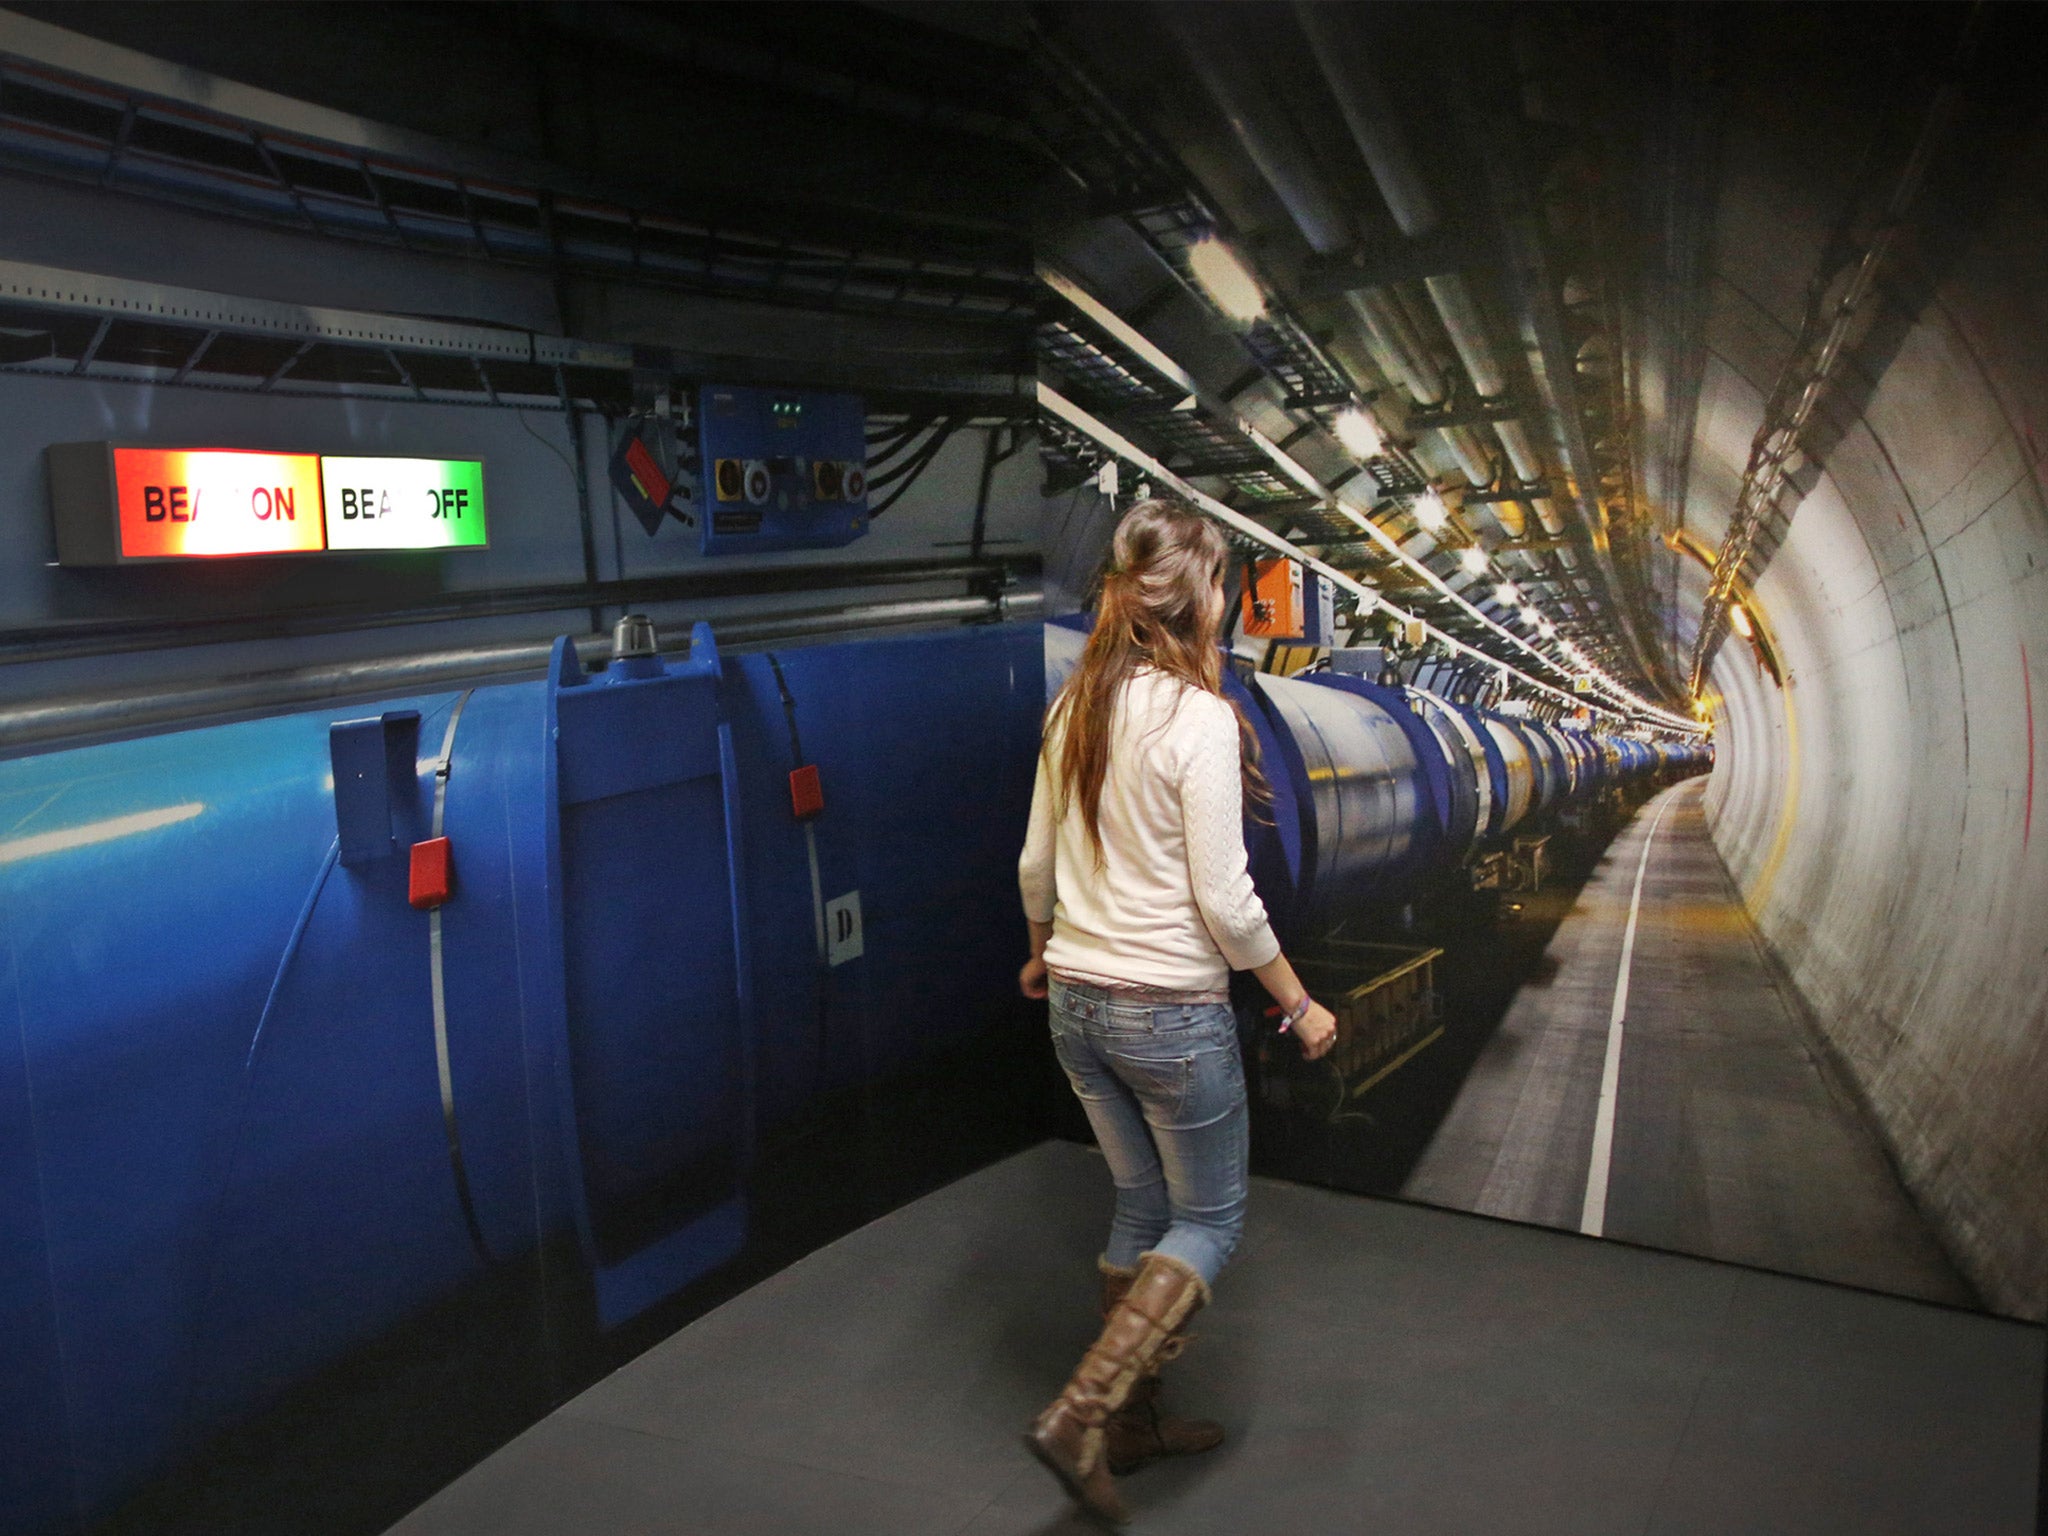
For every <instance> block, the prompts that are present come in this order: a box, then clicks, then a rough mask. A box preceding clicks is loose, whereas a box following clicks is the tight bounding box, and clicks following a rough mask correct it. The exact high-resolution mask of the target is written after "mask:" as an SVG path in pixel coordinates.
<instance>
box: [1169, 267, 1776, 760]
mask: <svg viewBox="0 0 2048 1536" xmlns="http://www.w3.org/2000/svg"><path fill="white" fill-rule="evenodd" d="M1187 259H1188V270H1189V272H1190V273H1191V274H1192V275H1193V276H1194V278H1195V280H1196V282H1198V283H1199V284H1200V285H1201V287H1202V289H1203V291H1204V292H1205V293H1206V294H1207V295H1208V296H1209V298H1210V299H1211V301H1213V302H1214V304H1215V305H1216V307H1217V308H1218V309H1219V310H1221V311H1222V312H1223V313H1224V314H1225V315H1227V316H1229V317H1230V318H1231V319H1232V320H1235V321H1237V322H1238V323H1239V324H1245V325H1248V324H1250V323H1251V322H1253V321H1255V320H1257V319H1258V318H1259V317H1260V316H1262V315H1263V314H1265V312H1266V293H1265V288H1264V285H1263V284H1262V283H1260V281H1259V279H1258V278H1257V277H1256V276H1255V275H1254V274H1253V273H1252V271H1251V270H1250V269H1249V268H1248V267H1247V266H1245V264H1244V263H1243V262H1242V261H1241V260H1239V258H1238V256H1237V254H1236V253H1235V252H1234V251H1232V250H1231V249H1230V247H1229V245H1227V244H1226V243H1225V242H1224V241H1222V240H1221V239H1218V238H1216V237H1215V236H1210V237H1209V238H1207V239H1204V240H1200V241H1197V242H1196V243H1195V244H1194V245H1193V246H1192V247H1190V248H1189V251H1188V258H1187ZM1331 430H1332V431H1333V432H1334V433H1335V435H1336V438H1337V440H1338V442H1339V443H1341V444H1342V445H1343V447H1344V451H1345V452H1346V453H1348V454H1350V455H1351V456H1352V457H1353V458H1354V459H1357V460H1359V461H1360V462H1361V463H1363V462H1364V461H1366V460H1368V459H1373V458H1377V457H1379V456H1380V454H1381V453H1382V452H1383V451H1384V449H1385V446H1386V437H1385V434H1384V432H1382V430H1381V428H1380V425H1379V423H1378V421H1376V420H1375V419H1374V417H1373V415H1372V413H1371V411H1370V410H1368V409H1367V408H1366V407H1365V406H1364V405H1361V404H1353V405H1350V406H1347V407H1345V408H1344V409H1343V410H1342V411H1341V412H1339V413H1338V415H1337V417H1336V419H1335V420H1334V421H1333V422H1332V424H1331ZM1318 489H1320V487H1318ZM1408 512H1409V514H1410V515H1411V516H1412V517H1413V518H1414V519H1415V521H1416V523H1417V524H1418V526H1420V527H1421V528H1422V530H1423V531H1424V532H1425V533H1428V534H1431V535H1432V536H1434V535H1437V534H1441V533H1442V532H1443V531H1444V530H1445V529H1446V528H1448V527H1449V526H1451V523H1452V519H1451V514H1450V509H1449V508H1448V507H1447V506H1446V505H1445V504H1444V500H1443V498H1442V496H1440V495H1439V494H1438V493H1437V492H1436V491H1435V490H1434V489H1431V490H1429V491H1426V492H1424V493H1423V494H1422V495H1420V496H1418V497H1416V498H1415V499H1414V500H1413V501H1411V502H1410V503H1409V504H1408ZM1386 542H1387V547H1388V549H1389V551H1390V552H1391V553H1392V554H1394V555H1395V556H1396V557H1397V558H1398V559H1399V560H1400V561H1401V562H1402V563H1403V564H1405V565H1406V566H1408V567H1409V568H1410V569H1412V570H1414V571H1415V572H1417V573H1418V574H1420V575H1421V576H1423V577H1424V578H1425V579H1427V580H1428V581H1429V582H1430V584H1431V585H1433V586H1437V587H1439V588H1441V589H1442V590H1444V591H1446V592H1449V591H1450V589H1449V588H1448V587H1447V586H1445V585H1444V583H1443V582H1442V581H1441V579H1440V578H1438V577H1437V576H1436V574H1435V573H1434V572H1433V571H1431V570H1430V569H1429V568H1428V567H1427V566H1426V565H1424V564H1423V563H1422V562H1421V561H1420V560H1417V559H1416V558H1415V557H1414V556H1412V555H1410V554H1408V553H1407V551H1405V550H1403V549H1401V548H1399V546H1398V545H1394V544H1393V543H1392V542H1391V541H1386ZM1458 563H1459V565H1460V567H1461V568H1462V569H1463V570H1464V571H1465V573H1466V574H1467V575H1469V576H1472V577H1474V578H1476V579H1484V578H1485V577H1487V576H1488V575H1492V576H1494V578H1495V585H1494V589H1493V600H1494V601H1495V603H1497V604H1499V605H1500V606H1501V607H1502V608H1504V609H1510V610H1513V611H1514V612H1515V616H1516V617H1517V618H1519V619H1520V620H1521V621H1522V623H1523V624H1524V625H1526V626H1527V627H1528V628H1529V629H1530V630H1532V631H1534V632H1535V634H1536V635H1537V636H1538V638H1539V639H1540V640H1542V641H1543V642H1544V643H1546V644H1551V645H1554V646H1555V647H1556V648H1557V650H1558V651H1559V652H1560V653H1561V654H1562V656H1563V658H1564V659H1563V660H1562V661H1559V660H1558V659H1557V658H1556V657H1553V656H1548V655H1545V654H1544V653H1543V652H1542V651H1540V650H1538V649H1537V648H1536V647H1535V646H1532V645H1531V644H1530V643H1529V642H1528V641H1527V640H1524V639H1523V638H1522V637H1521V636H1519V635H1517V634H1515V633H1514V632H1513V631H1512V630H1509V629H1508V628H1506V627H1505V626H1504V625H1502V624H1499V623H1497V622H1495V621H1494V620H1491V619H1489V618H1487V617H1486V615H1484V614H1482V613H1480V612H1479V611H1478V609H1477V608H1474V607H1472V605H1471V604H1469V603H1464V602H1463V600H1462V599H1459V601H1460V602H1461V605H1462V606H1464V607H1466V608H1468V609H1469V610H1470V611H1471V612H1472V613H1473V614H1474V616H1475V617H1477V618H1478V619H1479V620H1480V621H1481V622H1482V623H1483V624H1485V625H1487V627H1488V628H1490V629H1492V630H1494V631H1496V632H1497V633H1499V634H1501V635H1502V636H1504V637H1506V638H1507V639H1509V640H1511V641H1513V642H1514V643H1515V644H1516V645H1518V646H1520V647H1521V648H1522V649H1524V650H1526V651H1529V652H1530V653H1531V654H1532V655H1535V656H1537V657H1538V658H1539V659H1541V660H1543V661H1544V662H1546V663H1547V664H1549V665H1551V666H1553V667H1556V668H1557V669H1558V670H1559V671H1561V672H1565V673H1573V674H1577V675H1581V676H1588V677H1590V678H1591V679H1592V683H1593V686H1594V687H1595V688H1596V689H1598V690H1599V691H1601V692H1603V693H1605V694H1606V695H1607V696H1608V697H1609V698H1611V699H1614V700H1615V701H1617V702H1619V703H1621V704H1622V705H1623V706H1624V707H1625V708H1626V709H1627V710H1628V712H1629V713H1631V714H1633V715H1636V716H1638V717H1641V718H1644V719H1648V720H1652V721H1655V722H1656V723H1657V724H1659V725H1663V726H1666V727H1668V728H1670V729H1673V730H1684V731H1696V730H1697V729H1698V726H1697V725H1695V724H1694V722H1692V721H1690V720H1687V719H1685V718H1683V717H1682V716H1679V715H1674V714H1672V713H1670V712H1669V711H1666V710H1663V709H1660V708H1658V707H1657V706H1656V705H1654V704H1652V703H1650V702H1649V701H1648V700H1647V699H1644V698H1642V697H1641V696H1640V695H1638V694H1636V693H1634V692H1633V691H1631V690H1630V689H1629V688H1627V687H1626V686H1624V685H1623V684H1622V683H1620V682H1619V681H1617V680H1616V679H1615V678H1614V677H1612V676H1611V675H1609V674H1608V673H1607V672H1606V671H1605V670H1604V669H1603V668H1601V667H1600V666H1598V665H1597V664H1596V663H1595V662H1594V661H1593V660H1592V659H1591V658H1590V657H1589V656H1587V655H1586V653H1585V652H1584V651H1583V650H1581V649H1580V647H1579V646H1578V645H1577V644H1576V643H1575V642H1574V641H1572V640H1571V639H1569V638H1567V637H1564V636H1561V635H1559V634H1558V632H1557V626H1556V624H1555V623H1554V622H1553V621H1552V620H1550V619H1549V618H1548V617H1546V616H1545V615H1544V614H1543V613H1542V611H1541V610H1540V609H1538V608H1537V607H1536V605H1535V604H1534V603H1533V602H1531V601H1529V599H1528V594H1526V593H1524V592H1522V591H1521V590H1520V589H1519V588H1517V587H1516V586H1515V584H1514V583H1513V582H1511V581H1508V580H1507V579H1506V578H1505V577H1502V576H1500V574H1499V573H1498V572H1497V571H1495V570H1494V568H1493V561H1492V558H1491V557H1490V556H1489V555H1488V554H1487V552H1486V551H1485V550H1484V549H1483V548H1482V547H1481V546H1480V545H1479V544H1478V542H1477V541H1476V540H1475V541H1474V542H1472V543H1470V544H1467V545H1466V546H1465V547H1464V548H1463V549H1461V550H1460V551H1459V553H1458ZM1451 595H1452V596H1453V597H1456V596H1457V594H1456V593H1451ZM1745 617H1746V616H1745ZM1516 675H1517V676H1521V677H1524V678H1528V674H1526V673H1522V672H1519V671H1517V672H1516ZM1528 680H1529V681H1531V682H1534V681H1536V680H1535V679H1533V678H1529V679H1528Z"/></svg>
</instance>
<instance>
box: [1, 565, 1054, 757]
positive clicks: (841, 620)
mask: <svg viewBox="0 0 2048 1536" xmlns="http://www.w3.org/2000/svg"><path fill="white" fill-rule="evenodd" d="M1043 607H1044V598H1043V594H1041V593H1039V592H1037V591H1028V592H1018V593H1004V594H998V595H994V596H973V597H924V598H906V599H903V600H901V601H898V602H880V603H855V604H844V605H840V606H836V607H832V608H817V609H803V610H800V611H796V612H790V613H780V614H772V615H768V616H765V617H762V618H758V619H739V620H734V621H732V622H729V623H728V622H721V623H720V624H719V626H718V634H719V641H720V643H721V644H722V645H725V646H728V647H737V646H744V645H756V644H766V643H770V642H773V641H778V640H785V639H790V638H793V637H796V636H800V635H816V634H831V633H847V632H850V631H856V630H873V629H886V628H894V627H900V626H903V625H906V624H937V623H946V622H952V623H999V622H1002V621H1004V620H1007V619H1012V618H1035V617H1037V616H1038V615H1039V613H1040V612H1041V610H1042V609H1043ZM689 629H690V626H689V624H688V623H687V622H681V623H677V624H672V625H663V626H661V628H660V630H659V633H660V634H661V635H663V636H664V637H665V639H666V641H667V642H668V643H671V644H674V643H678V642H679V641H680V640H681V639H683V638H686V637H687V636H688V634H689ZM575 645H576V651H577V655H578V657H579V658H580V659H581V660H582V661H583V662H584V664H585V665H586V666H589V667H601V666H602V665H603V664H604V663H605V662H606V661H607V660H609V659H610V656H611V637H610V636H609V635H594V634H593V635H580V636H578V637H576V641H575ZM552 650H553V641H551V640H530V641H507V642H503V643H500V644H495V645H473V646H458V647H450V648H446V649H441V650H433V651H418V652H413V653H411V654H408V655H404V656H384V657H376V658H373V659H370V660H365V661H351V662H341V663H338V664H333V665H327V666H315V667H293V668H288V669H280V670H277V671H270V672H256V673H250V674H247V675H245V676H242V677H229V678H220V679H214V680H211V681H208V682H204V683H194V684H191V685H188V686H184V687H177V686H173V687H155V688H148V689H135V690H132V691H129V692H124V693H100V692H95V693H78V694H61V695H56V696H53V697H50V698H44V699H31V700H28V701H25V702H22V703H18V704H11V705H8V706H6V707H4V708H0V753H13V752H19V751H21V750H22V749H24V748H39V749H40V748H48V747H51V746H53V745H55V744H56V743H59V742H79V741H84V740H87V739H99V738H105V737H111V736H117V735H127V734H132V733H135V732H140V731H144V730H161V729H163V728H165V727H168V726H173V725H190V724H193V723H195V722H197V721H202V720H217V719H222V718H226V717H229V716H237V715H252V714H262V713H267V712H270V711H273V710H281V709H292V708H301V707H304V706H306V705H309V704H321V703H330V702H339V701H341V700H345V699H367V698H391V697H394V696H397V695H401V694H412V693H424V692H430V691H432V690H434V689H436V688H445V687H449V686H452V685H454V684H458V683H467V682H474V681H479V680H482V679H485V678H500V679H502V678H506V677H510V676H514V675H517V674H521V673H526V674H532V675H538V674H540V673H542V672H544V671H546V670H547V665H548V657H549V654H550V652H551V651H552Z"/></svg>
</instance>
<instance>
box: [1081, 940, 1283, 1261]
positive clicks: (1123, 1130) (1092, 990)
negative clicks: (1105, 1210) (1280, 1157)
mask: <svg viewBox="0 0 2048 1536" xmlns="http://www.w3.org/2000/svg"><path fill="white" fill-rule="evenodd" d="M1050 988H1051V994H1052V1044H1053V1050H1054V1052H1055V1053H1056V1054H1057V1055H1058V1057H1059V1061H1060V1065H1061V1066H1062V1067H1064V1068H1065V1069H1066V1073H1067V1080H1068V1081H1069V1082H1070V1083H1072V1084H1073V1086H1074V1094H1075V1096H1076V1097H1077V1098H1079V1099H1080V1101H1081V1107H1082V1108H1083V1109H1085V1110H1086V1111H1087V1112H1088V1123H1089V1124H1090V1125H1091V1126H1093V1127H1094V1129H1095V1139H1096V1141H1098V1142H1099V1143H1100V1144H1101V1146H1102V1155H1103V1157H1104V1158H1105V1159H1106V1160H1107V1161H1108V1163H1109V1172H1110V1177H1111V1178H1113V1179H1114V1180H1115V1181H1116V1216H1115V1218H1114V1219H1113V1220H1112V1222H1111V1223H1110V1229H1109V1247H1108V1249H1107V1250H1106V1251H1105V1253H1104V1254H1103V1258H1104V1259H1105V1260H1106V1261H1107V1262H1109V1263H1111V1264H1115V1265H1119V1266H1121V1267H1124V1268H1132V1267H1135V1266H1136V1264H1137V1263H1138V1260H1139V1258H1140V1257H1141V1256H1142V1255H1144V1254H1145V1253H1147V1252H1158V1253H1164V1254H1170V1255H1171V1256H1172V1257H1174V1258H1176V1259H1179V1260H1181V1261H1182V1262H1183V1263H1185V1264H1187V1265H1189V1266H1191V1267H1192V1268H1193V1269H1194V1270H1195V1271H1196V1272H1197V1273H1198V1274H1200V1275H1201V1277H1202V1278H1203V1279H1204V1280H1206V1281H1214V1280H1215V1278H1216V1275H1217V1273H1218V1271H1220V1270H1221V1269H1222V1268H1223V1264H1224V1261H1225V1260H1227V1259H1228V1258H1229V1257H1230V1254H1231V1250H1232V1249H1234V1248H1235V1247H1236V1246H1237V1239H1238V1235H1239V1234H1240V1233H1241V1232H1242V1231H1243V1230H1244V1207H1245V1195H1246V1193H1247V1187H1248V1180H1247V1164H1248V1162H1249V1159H1250V1155H1251V1130H1250V1122H1249V1119H1248V1116H1247V1114H1246V1110H1245V1100H1244V1064H1243V1062H1242V1061H1241V1060H1240V1059H1239V1057H1238V1054H1237V1024H1236V1020H1235V1019H1234V1018H1233V1016H1232V1014H1231V1011H1230V1008H1229V1005H1228V1004H1225V1003H1198V1004H1192V1005H1185V1006H1182V1005H1176V1006H1171V1007H1163V1008H1162V1007H1147V1006H1141V1005H1133V1004H1129V1003H1119V1002H1116V1001H1114V999H1115V997H1116V993H1114V992H1112V991H1110V990H1109V989H1107V988H1105V987H1091V986H1085V985H1082V984H1080V983H1078V982H1068V981H1062V980H1060V979H1059V978H1058V977H1053V978H1051V980H1050Z"/></svg>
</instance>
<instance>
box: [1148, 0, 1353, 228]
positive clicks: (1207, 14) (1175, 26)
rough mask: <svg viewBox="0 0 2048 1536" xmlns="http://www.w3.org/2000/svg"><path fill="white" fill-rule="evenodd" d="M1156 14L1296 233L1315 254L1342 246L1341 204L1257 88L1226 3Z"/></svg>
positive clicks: (1282, 113)
mask: <svg viewBox="0 0 2048 1536" xmlns="http://www.w3.org/2000/svg"><path fill="white" fill-rule="evenodd" d="M1159 15H1160V18H1161V20H1162V21H1163V22H1164V24H1165V27H1166V30H1167V32H1168V33H1169V34H1171V36H1172V37H1173V40H1174V41H1175V42H1176V43H1178V44H1179V45H1180V49H1181V52H1182V53H1183V54H1184V55H1186V57H1187V61H1188V64H1189V67H1191V68H1192V69H1193V70H1194V72H1195V78H1196V79H1198V80H1200V81H1201V82H1202V88H1203V89H1204V90H1206V91H1207V92H1208V93H1209V95H1210V97H1211V98H1212V99H1213V100H1214V101H1215V103H1216V105H1217V107H1218V108H1220V109H1221V111H1222V113H1223V118H1224V121H1225V122H1227V123H1229V124H1230V131H1231V132H1232V133H1233V134H1234V135H1236V137H1237V141H1238V143H1239V144H1241V145H1243V146H1244V151H1245V153H1246V154H1247V155H1249V156H1250V157H1251V161H1252V164H1253V165H1255V166H1257V167H1258V171H1259V174H1260V175H1261V176H1262V177H1264V178H1265V180H1266V184H1267V185H1268V186H1269V187H1271V188H1272V189H1273V193H1274V195H1275V196H1276V197H1278V198H1279V199H1280V202H1281V205H1282V206H1283V207H1285V208H1286V210H1287V216H1288V217H1289V218H1290V219H1292V220H1293V221H1294V226H1295V228H1297V229H1299V230H1300V231H1301V237H1302V238H1303V239H1304V240H1306V241H1307V242H1308V243H1309V245H1310V247H1311V248H1312V249H1314V250H1315V251H1316V253H1317V254H1318V255H1322V256H1328V255H1331V254H1333V253H1334V252H1337V251H1341V250H1345V249H1348V248H1349V246H1350V245H1351V241H1352V233H1351V226H1350V223H1349V221H1348V220H1346V219H1345V217H1344V210H1343V209H1342V208H1341V207H1340V206H1339V204H1338V202H1337V199H1336V196H1335V195H1334V194H1333V193H1332V192H1331V191H1330V188H1329V186H1328V185H1327V184H1326V183H1325V182H1324V181H1323V178H1322V177H1321V176H1320V175H1318V174H1317V172H1316V170H1315V164H1314V161H1313V160H1312V159H1311V158H1310V155H1309V150H1308V145H1307V143H1306V142H1304V140H1303V139H1302V137H1301V131H1300V129H1298V128H1296V127H1295V125H1294V121H1293V119H1291V118H1290V117H1288V115H1287V109H1286V108H1285V107H1283V106H1281V105H1280V104H1279V97H1278V96H1277V95H1275V94H1271V93H1267V92H1262V91H1260V90H1259V89H1257V82H1256V81H1255V80H1254V79H1252V78H1251V77H1250V72H1249V71H1247V70H1246V69H1245V68H1244V54H1245V43H1244V39H1243V38H1241V37H1239V36H1236V35H1235V33H1236V25H1235V18H1233V17H1232V16H1231V15H1230V14H1229V7H1227V6H1206V5H1204V6H1193V5H1190V6H1167V7H1163V8H1162V9H1161V11H1160V13H1159ZM1226 60H1228V62H1227V63H1226V62H1225V61H1226Z"/></svg>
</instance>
